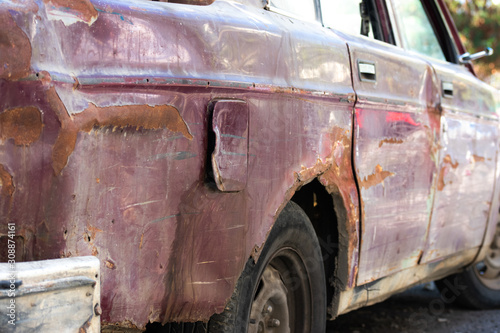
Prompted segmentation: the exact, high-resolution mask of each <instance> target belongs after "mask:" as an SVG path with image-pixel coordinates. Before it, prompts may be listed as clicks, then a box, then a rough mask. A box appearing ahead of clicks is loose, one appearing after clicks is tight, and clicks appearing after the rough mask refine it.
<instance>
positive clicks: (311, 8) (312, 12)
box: [268, 0, 317, 21]
mask: <svg viewBox="0 0 500 333" xmlns="http://www.w3.org/2000/svg"><path fill="white" fill-rule="evenodd" d="M268 4H269V5H268V7H269V9H271V10H273V9H278V10H275V11H277V12H281V11H283V14H285V15H286V14H290V15H292V16H294V17H297V18H301V19H303V20H306V21H316V20H317V17H316V2H315V0H268Z"/></svg>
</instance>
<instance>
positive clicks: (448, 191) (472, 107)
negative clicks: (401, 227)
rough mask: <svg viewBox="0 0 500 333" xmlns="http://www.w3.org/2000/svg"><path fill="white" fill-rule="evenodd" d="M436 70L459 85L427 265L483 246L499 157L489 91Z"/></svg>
mask: <svg viewBox="0 0 500 333" xmlns="http://www.w3.org/2000/svg"><path fill="white" fill-rule="evenodd" d="M435 67H436V72H437V74H438V77H439V79H440V81H445V82H452V83H453V94H454V98H443V101H442V105H443V113H442V118H441V119H442V125H441V129H440V130H441V137H442V140H441V147H440V148H441V149H440V153H439V176H438V184H437V191H436V197H435V202H434V209H433V215H432V220H431V223H430V227H429V238H428V240H427V244H426V250H425V252H424V254H423V257H422V262H432V261H435V260H437V259H440V258H444V257H446V256H449V255H451V254H453V253H455V252H457V251H462V250H466V249H471V248H475V247H478V246H480V245H481V242H482V241H483V236H484V233H485V229H486V225H487V222H488V218H489V215H490V209H491V206H492V201H493V200H494V198H493V190H494V188H493V184H494V182H495V165H497V158H498V156H497V152H498V141H497V138H498V116H497V114H496V113H495V101H494V100H493V98H492V96H491V95H490V94H489V89H488V88H487V87H486V86H485V85H483V86H481V85H478V84H477V83H475V82H473V78H472V77H471V76H470V74H468V72H466V71H463V72H462V73H456V71H453V69H452V68H450V67H449V66H446V65H440V66H438V65H436V66H435ZM480 117H481V118H482V119H481V118H480Z"/></svg>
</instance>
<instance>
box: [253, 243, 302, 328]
mask: <svg viewBox="0 0 500 333" xmlns="http://www.w3.org/2000/svg"><path fill="white" fill-rule="evenodd" d="M311 313H312V305H311V292H310V283H309V278H308V275H307V273H306V269H305V267H304V265H303V262H302V260H301V258H300V256H299V255H298V254H297V253H296V252H295V251H293V250H291V249H282V250H281V251H279V252H278V253H276V254H275V256H274V257H273V258H272V260H271V261H270V262H269V264H268V265H267V266H266V268H265V269H264V271H263V273H262V275H261V277H260V280H259V283H258V285H257V288H256V290H255V292H254V297H253V302H252V307H251V310H250V320H249V324H248V332H249V333H290V332H309V331H310V327H311Z"/></svg>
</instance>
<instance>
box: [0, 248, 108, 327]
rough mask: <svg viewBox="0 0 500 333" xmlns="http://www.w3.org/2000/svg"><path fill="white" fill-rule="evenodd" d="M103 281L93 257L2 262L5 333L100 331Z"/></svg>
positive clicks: (0, 281) (0, 286)
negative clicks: (100, 302)
mask: <svg viewBox="0 0 500 333" xmlns="http://www.w3.org/2000/svg"><path fill="white" fill-rule="evenodd" d="M13 278H14V279H13ZM99 280H100V270H99V260H98V259H97V258H95V257H73V258H64V259H55V260H44V261H33V262H21V263H15V264H11V263H0V306H1V307H2V309H4V310H5V309H7V310H6V311H5V314H4V315H2V316H0V325H1V326H2V332H20V331H21V332H41V333H44V332H47V333H49V332H63V331H65V332H89V333H92V332H93V333H98V332H100V331H101V321H100V319H101V318H100V313H96V312H95V310H94V309H95V308H99V306H100V305H99V300H100V281H99ZM14 284H15V288H14V287H12V285H14Z"/></svg>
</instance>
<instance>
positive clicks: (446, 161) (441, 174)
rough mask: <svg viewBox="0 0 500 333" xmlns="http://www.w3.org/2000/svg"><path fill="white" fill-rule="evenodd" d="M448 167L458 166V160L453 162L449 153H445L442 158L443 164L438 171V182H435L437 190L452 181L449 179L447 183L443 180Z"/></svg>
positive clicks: (454, 167)
mask: <svg viewBox="0 0 500 333" xmlns="http://www.w3.org/2000/svg"><path fill="white" fill-rule="evenodd" d="M450 167H451V168H452V169H456V168H458V162H455V163H453V161H452V159H451V156H450V155H446V156H445V157H444V158H443V166H442V167H441V170H440V171H439V177H438V183H437V189H438V191H443V189H444V187H445V186H446V184H451V183H452V182H451V181H449V182H448V183H446V182H445V181H444V177H445V176H446V175H447V174H448V170H449V168H450Z"/></svg>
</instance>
